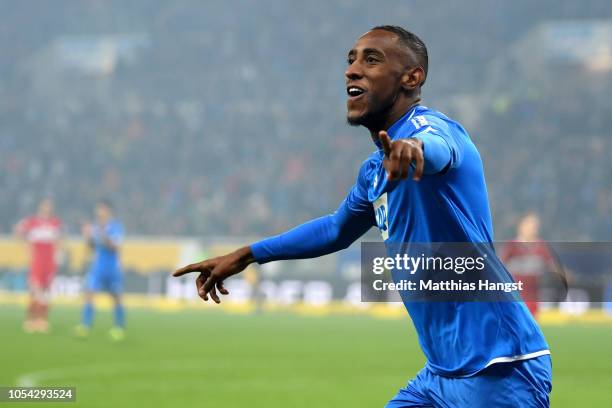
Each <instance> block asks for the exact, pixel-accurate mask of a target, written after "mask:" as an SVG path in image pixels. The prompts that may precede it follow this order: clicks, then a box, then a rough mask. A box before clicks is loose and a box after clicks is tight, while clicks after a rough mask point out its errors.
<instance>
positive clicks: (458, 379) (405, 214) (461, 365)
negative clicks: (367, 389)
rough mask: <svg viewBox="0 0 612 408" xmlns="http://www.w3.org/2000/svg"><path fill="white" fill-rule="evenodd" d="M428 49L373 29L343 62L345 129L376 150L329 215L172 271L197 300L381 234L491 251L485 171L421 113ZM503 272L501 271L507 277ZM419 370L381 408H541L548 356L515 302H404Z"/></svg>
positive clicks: (455, 137) (451, 132) (545, 401)
mask: <svg viewBox="0 0 612 408" xmlns="http://www.w3.org/2000/svg"><path fill="white" fill-rule="evenodd" d="M427 65H428V57H427V49H426V47H425V44H424V43H423V42H422V41H421V40H420V39H419V38H418V37H417V36H416V35H414V34H412V33H410V32H408V31H406V30H404V29H403V28H401V27H397V26H380V27H376V28H374V29H372V30H370V31H368V32H367V33H365V34H364V35H362V36H361V37H360V38H359V39H358V40H357V42H356V43H355V45H354V47H353V48H352V49H351V50H350V51H349V53H348V68H347V70H346V72H345V80H346V86H347V93H348V102H347V108H348V115H347V118H348V122H349V123H350V124H351V125H359V126H364V127H366V128H367V129H368V130H369V131H370V134H371V137H372V140H373V142H374V144H375V145H376V147H377V148H378V149H377V151H375V152H374V153H373V154H372V155H371V156H370V157H369V158H368V159H366V160H365V161H364V162H363V164H362V165H361V169H360V170H359V174H358V176H357V182H356V184H355V185H354V186H353V187H352V189H351V190H350V191H349V193H348V195H347V197H346V198H345V200H344V201H343V202H342V203H341V204H340V207H339V208H338V209H337V210H336V212H334V213H333V214H330V215H327V216H325V217H322V218H319V219H315V220H313V221H310V222H307V223H305V224H302V225H300V226H298V227H296V228H294V229H292V230H290V231H288V232H285V233H283V234H280V235H278V236H275V237H271V238H268V239H264V240H263V241H260V242H256V243H254V244H252V245H250V246H248V247H244V248H240V249H238V250H237V251H235V252H233V253H230V254H228V255H225V256H221V257H217V258H212V259H207V260H204V261H202V262H199V263H195V264H191V265H188V266H185V267H184V268H181V269H179V270H177V271H176V272H175V273H174V275H175V276H181V275H183V274H186V273H189V272H199V276H198V277H197V278H196V287H197V291H198V294H199V296H200V297H201V298H202V299H203V300H205V301H206V300H208V297H209V296H210V297H211V298H212V300H213V301H215V302H216V303H219V302H220V299H219V294H218V293H217V291H218V292H219V293H221V294H227V290H226V289H225V288H224V286H223V281H224V280H225V279H226V278H228V277H229V276H232V275H234V274H236V273H238V272H240V271H242V270H243V269H244V268H245V267H246V266H247V265H249V264H250V263H252V262H258V263H265V262H270V261H275V260H281V259H297V258H311V257H317V256H321V255H324V254H328V253H331V252H335V251H338V250H341V249H343V248H346V247H348V246H349V245H350V244H351V243H352V242H354V241H355V240H356V239H357V238H359V237H360V236H361V235H363V234H364V233H365V232H366V231H367V230H368V229H370V228H371V227H373V226H377V227H378V228H379V229H380V231H381V234H382V237H383V240H384V241H385V244H386V245H387V246H389V245H390V244H392V243H427V242H451V243H453V242H469V243H485V244H490V243H491V242H492V240H493V228H492V223H491V215H490V211H489V203H488V198H487V191H486V186H485V179H484V172H483V166H482V162H481V159H480V155H479V153H478V151H477V150H476V147H475V146H474V144H473V143H472V141H471V140H470V138H469V136H468V134H467V133H466V131H465V130H464V129H463V127H462V126H461V125H460V124H459V123H457V122H455V121H453V120H451V119H449V118H448V117H446V116H445V115H443V114H441V113H440V112H437V111H435V110H432V109H429V108H427V107H425V106H423V105H421V103H420V102H421V87H422V85H423V84H424V83H425V79H426V77H427ZM504 273H505V271H504ZM405 306H406V308H407V310H408V312H409V314H410V316H411V318H412V321H413V323H414V326H415V328H416V331H417V333H418V336H419V343H420V345H421V348H422V350H423V352H424V354H425V356H426V357H427V364H426V366H425V367H424V368H423V369H422V370H421V371H420V372H419V373H418V374H417V375H416V377H415V378H414V379H412V380H411V381H409V382H408V384H407V386H406V387H405V388H403V389H400V390H399V392H398V393H397V395H396V396H395V397H393V399H391V401H389V402H388V404H387V407H389V408H396V407H440V408H468V407H469V408H505V407H508V408H510V407H512V408H516V407H548V406H549V393H550V391H551V361H550V356H549V354H550V352H549V350H548V346H547V344H546V341H545V340H544V337H543V335H542V332H541V331H540V329H539V327H538V325H537V323H536V322H535V321H534V320H533V318H532V316H531V314H530V313H529V311H528V310H527V308H526V307H525V305H524V303H522V302H520V301H519V302H476V301H474V302H451V301H449V302H406V301H405Z"/></svg>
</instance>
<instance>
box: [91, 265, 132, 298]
mask: <svg viewBox="0 0 612 408" xmlns="http://www.w3.org/2000/svg"><path fill="white" fill-rule="evenodd" d="M85 288H86V289H87V290H89V291H90V292H100V291H105V292H110V293H112V294H120V293H121V292H122V290H123V274H122V273H121V271H120V270H118V269H109V270H104V269H99V268H92V269H91V270H90V271H89V273H88V274H87V280H86V282H85Z"/></svg>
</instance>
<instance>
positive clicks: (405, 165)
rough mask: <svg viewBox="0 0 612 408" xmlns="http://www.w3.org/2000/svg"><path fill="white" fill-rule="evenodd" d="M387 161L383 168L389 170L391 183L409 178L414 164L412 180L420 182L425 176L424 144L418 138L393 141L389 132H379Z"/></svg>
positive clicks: (388, 176) (384, 162) (385, 160)
mask: <svg viewBox="0 0 612 408" xmlns="http://www.w3.org/2000/svg"><path fill="white" fill-rule="evenodd" d="M378 138H379V139H380V143H381V144H382V148H383V152H384V153H385V159H384V161H383V166H384V167H385V170H387V178H388V179H389V181H393V180H403V179H405V178H407V177H408V173H409V172H410V167H411V166H412V165H413V163H414V172H413V174H412V179H413V180H414V181H419V180H420V179H421V177H422V176H423V166H424V164H425V163H424V159H423V142H422V141H421V140H419V139H416V138H409V139H400V140H391V138H390V137H389V135H388V134H387V132H385V131H384V130H381V131H380V132H378Z"/></svg>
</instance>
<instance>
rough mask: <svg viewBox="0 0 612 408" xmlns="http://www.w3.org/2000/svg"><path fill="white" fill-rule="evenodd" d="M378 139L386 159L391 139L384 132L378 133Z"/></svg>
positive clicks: (389, 150) (389, 152)
mask: <svg viewBox="0 0 612 408" xmlns="http://www.w3.org/2000/svg"><path fill="white" fill-rule="evenodd" d="M378 139H379V140H380V144H382V148H383V151H384V153H385V156H386V157H389V155H390V154H391V139H390V138H389V135H388V134H387V132H385V131H384V130H381V131H380V132H378Z"/></svg>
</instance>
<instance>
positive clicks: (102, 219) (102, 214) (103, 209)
mask: <svg viewBox="0 0 612 408" xmlns="http://www.w3.org/2000/svg"><path fill="white" fill-rule="evenodd" d="M96 218H97V219H98V222H99V223H101V224H104V223H106V222H108V221H109V220H110V218H111V211H110V208H108V207H107V206H106V205H104V204H98V206H96Z"/></svg>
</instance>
